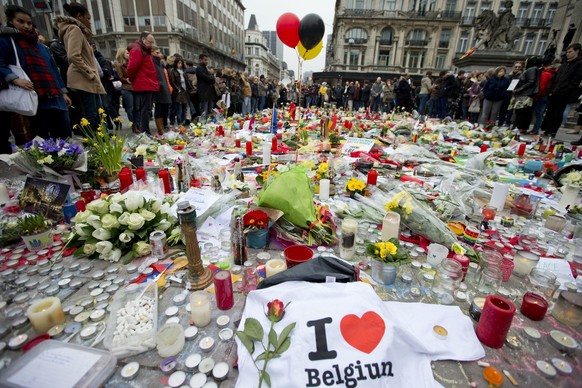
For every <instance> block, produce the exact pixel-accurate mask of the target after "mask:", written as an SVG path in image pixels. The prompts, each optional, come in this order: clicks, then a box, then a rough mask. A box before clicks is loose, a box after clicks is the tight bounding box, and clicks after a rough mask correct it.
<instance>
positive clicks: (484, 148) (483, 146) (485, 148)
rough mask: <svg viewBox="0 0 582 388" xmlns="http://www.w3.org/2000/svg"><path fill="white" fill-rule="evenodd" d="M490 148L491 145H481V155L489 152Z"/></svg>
mask: <svg viewBox="0 0 582 388" xmlns="http://www.w3.org/2000/svg"><path fill="white" fill-rule="evenodd" d="M488 148H489V145H488V144H483V145H481V153H483V152H485V151H487V149H488Z"/></svg>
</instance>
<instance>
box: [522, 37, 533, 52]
mask: <svg viewBox="0 0 582 388" xmlns="http://www.w3.org/2000/svg"><path fill="white" fill-rule="evenodd" d="M532 51H533V38H530V37H526V38H525V43H524V45H523V53H524V54H525V55H531V53H532Z"/></svg>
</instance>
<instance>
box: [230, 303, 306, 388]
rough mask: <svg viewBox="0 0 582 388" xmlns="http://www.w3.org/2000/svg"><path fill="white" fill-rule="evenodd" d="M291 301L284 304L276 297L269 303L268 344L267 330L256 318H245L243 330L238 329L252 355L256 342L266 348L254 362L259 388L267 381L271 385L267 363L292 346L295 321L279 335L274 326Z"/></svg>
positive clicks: (267, 315)
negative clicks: (260, 363)
mask: <svg viewBox="0 0 582 388" xmlns="http://www.w3.org/2000/svg"><path fill="white" fill-rule="evenodd" d="M288 306H289V303H287V304H284V303H283V302H282V301H280V300H279V299H274V300H272V301H271V302H269V303H267V312H266V313H265V316H266V317H267V319H268V320H269V322H270V327H269V331H268V335H267V345H265V344H264V342H263V341H264V340H263V337H264V336H265V330H264V329H263V326H262V325H261V323H260V322H259V321H258V320H257V319H255V318H247V319H245V325H244V329H243V330H236V332H235V333H236V336H237V337H238V338H239V339H240V341H241V343H242V344H243V346H244V347H245V348H246V349H247V350H248V352H249V353H250V354H251V355H252V354H253V353H254V352H255V342H258V343H259V344H260V346H261V348H262V349H263V350H264V352H262V353H261V354H259V355H258V356H257V357H255V358H254V364H255V367H256V368H257V371H258V372H259V385H258V386H259V388H261V387H262V386H263V382H265V383H266V384H267V385H268V386H269V387H270V386H271V376H270V375H269V372H268V371H267V364H268V363H269V361H270V360H272V359H273V358H278V357H280V356H281V354H283V353H284V352H286V351H287V350H288V349H289V347H290V346H291V337H290V334H291V332H292V331H293V329H294V328H295V322H293V323H290V324H289V325H287V326H285V328H284V329H283V330H282V331H281V334H279V335H278V336H277V332H275V329H274V326H275V323H277V322H280V321H281V320H282V319H283V317H284V316H285V312H286V311H287V307H288ZM260 361H263V367H262V368H259V365H258V363H259V362H260Z"/></svg>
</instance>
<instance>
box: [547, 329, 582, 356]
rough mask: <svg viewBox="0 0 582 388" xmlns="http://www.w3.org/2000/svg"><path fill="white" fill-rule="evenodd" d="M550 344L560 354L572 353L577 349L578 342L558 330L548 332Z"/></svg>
mask: <svg viewBox="0 0 582 388" xmlns="http://www.w3.org/2000/svg"><path fill="white" fill-rule="evenodd" d="M550 343H551V344H552V345H554V347H556V349H558V350H559V351H561V352H572V351H574V350H576V349H577V348H578V342H576V340H575V339H574V338H572V337H570V336H569V335H568V334H566V333H564V332H563V331H560V330H552V331H550Z"/></svg>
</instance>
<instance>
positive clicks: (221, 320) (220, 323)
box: [216, 315, 230, 328]
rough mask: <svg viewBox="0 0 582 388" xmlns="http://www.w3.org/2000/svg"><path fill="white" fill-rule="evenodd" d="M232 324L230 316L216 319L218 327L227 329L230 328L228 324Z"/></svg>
mask: <svg viewBox="0 0 582 388" xmlns="http://www.w3.org/2000/svg"><path fill="white" fill-rule="evenodd" d="M229 322H230V318H229V317H228V315H221V316H220V317H218V318H216V324H217V325H218V327H221V328H222V327H226V326H228V323H229Z"/></svg>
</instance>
